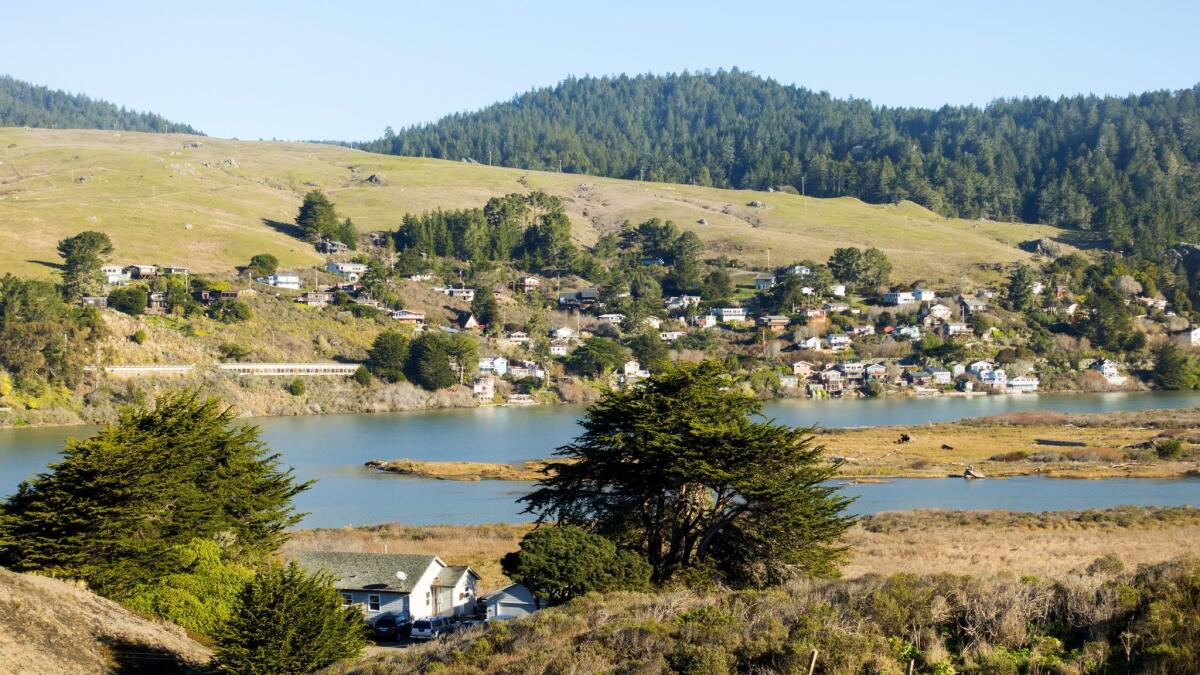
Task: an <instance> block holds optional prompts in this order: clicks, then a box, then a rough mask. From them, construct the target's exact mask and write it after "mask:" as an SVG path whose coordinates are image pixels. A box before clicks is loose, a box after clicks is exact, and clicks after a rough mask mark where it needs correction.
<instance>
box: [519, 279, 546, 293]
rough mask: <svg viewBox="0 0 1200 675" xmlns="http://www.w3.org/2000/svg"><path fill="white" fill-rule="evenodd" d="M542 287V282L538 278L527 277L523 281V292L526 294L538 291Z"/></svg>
mask: <svg viewBox="0 0 1200 675" xmlns="http://www.w3.org/2000/svg"><path fill="white" fill-rule="evenodd" d="M541 287H542V280H541V279H539V278H537V277H525V278H524V279H521V290H523V291H525V292H526V293H530V292H532V291H536V290H537V289H539V288H541Z"/></svg>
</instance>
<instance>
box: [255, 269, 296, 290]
mask: <svg viewBox="0 0 1200 675" xmlns="http://www.w3.org/2000/svg"><path fill="white" fill-rule="evenodd" d="M258 283H260V284H266V285H268V286H274V287H275V288H286V289H288V290H291V291H298V290H300V275H299V274H296V273H295V272H276V273H274V274H272V275H271V276H269V277H259V279H258Z"/></svg>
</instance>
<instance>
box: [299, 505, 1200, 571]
mask: <svg viewBox="0 0 1200 675" xmlns="http://www.w3.org/2000/svg"><path fill="white" fill-rule="evenodd" d="M531 528H532V525H531V524H513V525H509V524H493V525H463V526H453V525H436V526H429V527H413V526H406V525H400V524H395V523H392V524H385V525H372V526H367V527H353V528H351V527H346V528H330V529H308V530H300V531H297V532H296V533H294V534H293V535H292V537H291V539H290V540H289V541H288V542H287V543H286V544H285V545H284V546H283V548H282V549H281V551H280V554H281V555H282V556H283V557H285V558H286V557H291V556H294V555H295V554H296V553H298V552H300V551H309V550H319V551H375V552H382V551H384V550H387V551H388V552H391V553H422V554H433V555H438V556H440V557H441V558H442V559H443V560H445V561H446V562H447V563H449V564H451V565H470V566H471V567H472V569H474V570H475V571H477V572H479V574H480V575H481V576H482V577H483V580H482V581H481V582H480V589H481V590H483V591H487V590H491V589H496V588H500V587H502V586H504V585H506V584H507V583H508V578H507V577H505V576H504V573H503V571H502V570H501V569H500V558H501V557H503V556H504V554H506V553H508V552H510V551H515V550H517V548H518V547H519V545H520V540H521V537H522V536H524V535H525V533H526V532H528V531H529V530H530V529H531ZM1197 537H1200V509H1197V508H1190V507H1180V508H1156V507H1146V508H1134V507H1119V508H1114V509H1105V510H1091V511H1048V512H1043V513H1016V512H1011V511H945V510H914V511H898V512H891V513H879V514H876V515H872V516H864V517H862V518H860V519H859V520H858V522H857V524H855V525H854V527H852V528H851V529H850V530H849V531H848V532H847V533H846V536H845V538H844V540H843V543H845V544H846V545H848V546H849V547H850V553H849V558H848V559H847V561H846V564H845V565H844V566H843V568H842V573H843V575H844V576H846V577H848V578H857V577H863V576H866V575H870V574H885V575H886V574H896V573H900V572H911V573H914V574H939V573H947V574H983V575H995V574H1011V575H1018V576H1019V575H1035V576H1057V575H1063V574H1069V573H1072V572H1078V571H1082V570H1084V569H1086V568H1087V566H1088V565H1090V564H1091V563H1093V562H1095V561H1096V560H1097V559H1100V558H1104V557H1106V556H1111V557H1115V559H1117V560H1120V561H1121V563H1122V564H1124V565H1126V566H1130V567H1133V566H1136V565H1142V564H1153V563H1157V562H1162V561H1165V560H1170V559H1172V558H1175V557H1178V556H1182V555H1188V554H1194V553H1195V542H1196V541H1197Z"/></svg>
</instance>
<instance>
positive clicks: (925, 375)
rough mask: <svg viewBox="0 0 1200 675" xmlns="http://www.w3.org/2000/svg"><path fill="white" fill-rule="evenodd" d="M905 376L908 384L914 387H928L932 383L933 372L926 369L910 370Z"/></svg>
mask: <svg viewBox="0 0 1200 675" xmlns="http://www.w3.org/2000/svg"><path fill="white" fill-rule="evenodd" d="M907 377H908V382H909V384H911V385H912V386H914V387H928V386H931V385H932V384H933V373H931V372H929V370H928V369H923V370H914V371H910V372H909V373H907Z"/></svg>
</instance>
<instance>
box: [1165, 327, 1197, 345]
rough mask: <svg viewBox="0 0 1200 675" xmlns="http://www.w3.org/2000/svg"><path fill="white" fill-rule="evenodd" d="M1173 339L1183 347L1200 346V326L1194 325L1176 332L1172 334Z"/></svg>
mask: <svg viewBox="0 0 1200 675" xmlns="http://www.w3.org/2000/svg"><path fill="white" fill-rule="evenodd" d="M1171 339H1172V340H1174V341H1175V344H1178V345H1179V346H1181V347H1200V326H1193V327H1191V328H1188V329H1187V330H1182V331H1179V332H1178V333H1174V334H1173V335H1171Z"/></svg>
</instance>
